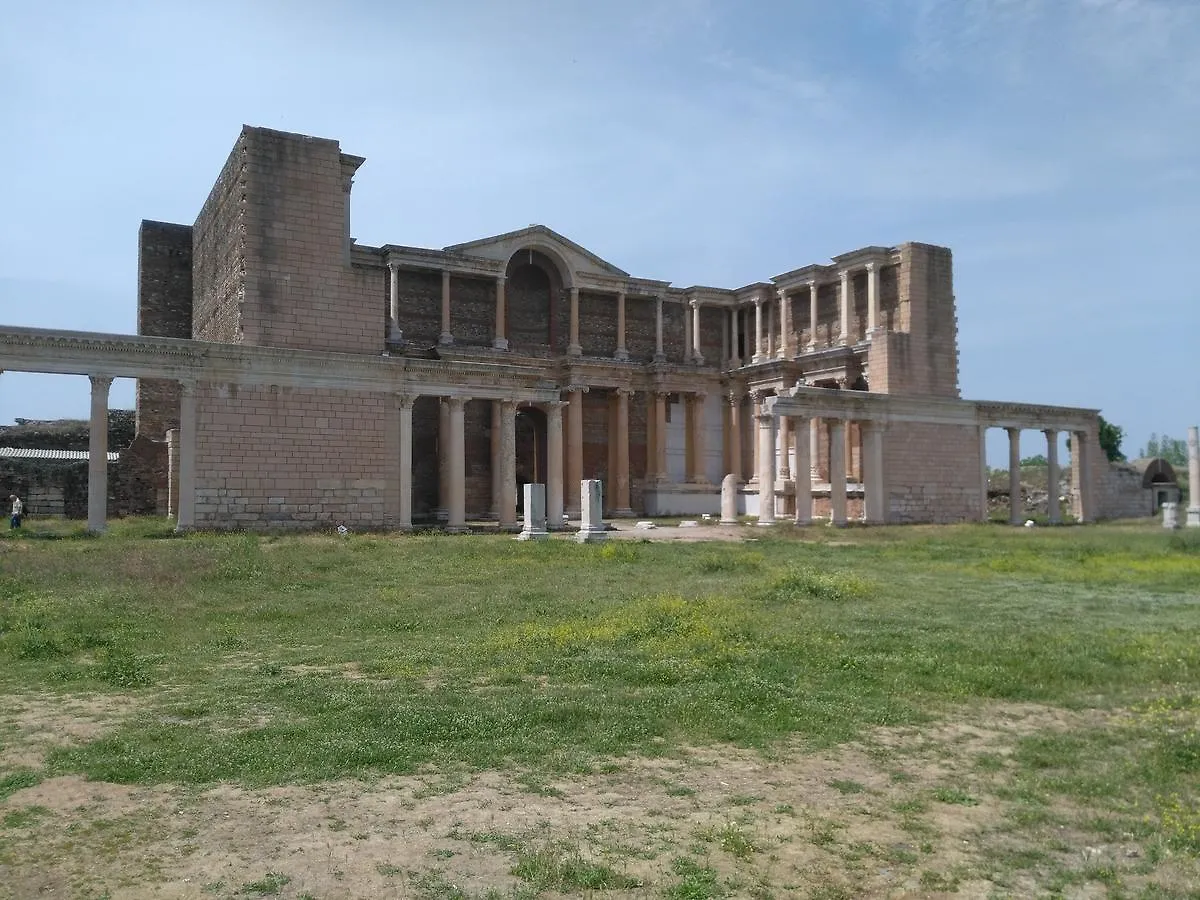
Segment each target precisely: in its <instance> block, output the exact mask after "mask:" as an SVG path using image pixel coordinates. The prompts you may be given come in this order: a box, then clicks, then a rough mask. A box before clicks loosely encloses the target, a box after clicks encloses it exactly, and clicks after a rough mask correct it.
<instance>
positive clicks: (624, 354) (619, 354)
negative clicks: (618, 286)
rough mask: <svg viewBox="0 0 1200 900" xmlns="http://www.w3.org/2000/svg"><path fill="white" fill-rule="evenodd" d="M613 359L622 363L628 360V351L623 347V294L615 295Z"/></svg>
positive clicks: (622, 292)
mask: <svg viewBox="0 0 1200 900" xmlns="http://www.w3.org/2000/svg"><path fill="white" fill-rule="evenodd" d="M613 359H617V360H620V361H621V362H624V361H625V360H627V359H629V350H628V349H626V347H625V292H624V291H621V293H619V294H617V349H616V352H615V353H613Z"/></svg>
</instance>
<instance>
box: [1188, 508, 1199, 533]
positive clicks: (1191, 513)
mask: <svg viewBox="0 0 1200 900" xmlns="http://www.w3.org/2000/svg"><path fill="white" fill-rule="evenodd" d="M1187 527H1188V528H1200V508H1195V507H1190V506H1189V507H1188V512H1187Z"/></svg>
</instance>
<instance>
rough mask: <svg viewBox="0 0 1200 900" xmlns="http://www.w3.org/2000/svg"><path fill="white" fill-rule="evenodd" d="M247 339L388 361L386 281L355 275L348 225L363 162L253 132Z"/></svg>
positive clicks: (247, 168) (247, 204) (378, 275)
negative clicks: (384, 354) (382, 356)
mask: <svg viewBox="0 0 1200 900" xmlns="http://www.w3.org/2000/svg"><path fill="white" fill-rule="evenodd" d="M239 145H240V146H241V147H242V148H243V151H244V166H243V184H244V195H245V200H244V204H243V211H242V225H243V226H244V234H245V236H244V238H243V248H244V258H245V295H244V301H243V304H242V315H241V332H242V340H243V341H244V342H245V343H248V344H256V345H260V346H269V347H290V348H293V349H298V350H333V351H339V352H345V353H373V354H376V353H379V352H381V351H382V348H383V346H384V342H385V339H386V334H387V280H386V278H385V277H384V275H383V272H382V269H381V268H378V267H375V266H353V267H352V266H351V264H350V258H351V254H350V246H349V243H348V228H347V216H348V215H349V212H348V204H347V196H348V193H349V185H350V179H351V177H352V176H353V174H354V172H355V170H356V169H357V167H358V164H359V163H361V162H362V160H361V159H359V158H358V157H352V156H347V155H346V154H343V153H342V152H341V150H340V148H339V146H338V143H337V141H332V140H324V139H319V138H310V137H305V136H303V135H296V134H288V133H285V132H279V131H272V130H270V129H266V128H249V127H247V128H245V129H243V131H242V137H241V140H240V142H239Z"/></svg>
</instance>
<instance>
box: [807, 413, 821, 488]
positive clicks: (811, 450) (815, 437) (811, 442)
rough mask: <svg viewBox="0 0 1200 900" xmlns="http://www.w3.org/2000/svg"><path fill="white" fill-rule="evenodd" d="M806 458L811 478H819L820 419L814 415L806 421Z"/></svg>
mask: <svg viewBox="0 0 1200 900" xmlns="http://www.w3.org/2000/svg"><path fill="white" fill-rule="evenodd" d="M808 460H809V466H811V467H812V480H813V481H820V480H821V420H820V419H818V418H816V417H815V416H814V417H813V418H812V419H809V422H808Z"/></svg>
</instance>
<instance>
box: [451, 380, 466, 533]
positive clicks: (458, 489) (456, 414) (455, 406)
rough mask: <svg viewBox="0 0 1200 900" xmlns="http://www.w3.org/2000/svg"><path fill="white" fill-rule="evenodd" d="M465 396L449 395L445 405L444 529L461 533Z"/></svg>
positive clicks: (464, 468) (464, 492) (463, 494)
mask: <svg viewBox="0 0 1200 900" xmlns="http://www.w3.org/2000/svg"><path fill="white" fill-rule="evenodd" d="M467 399H468V398H466V397H449V398H447V400H446V406H447V407H449V416H450V446H449V448H448V453H447V455H448V456H449V460H448V461H447V465H446V468H447V469H448V470H449V474H450V485H449V492H448V494H449V496H448V498H447V504H448V506H447V510H446V512H447V515H446V530H447V531H449V532H451V533H461V532H465V531H466V530H467V469H466V449H467V448H466V422H465V414H464V407H465V406H466V403H467Z"/></svg>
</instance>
